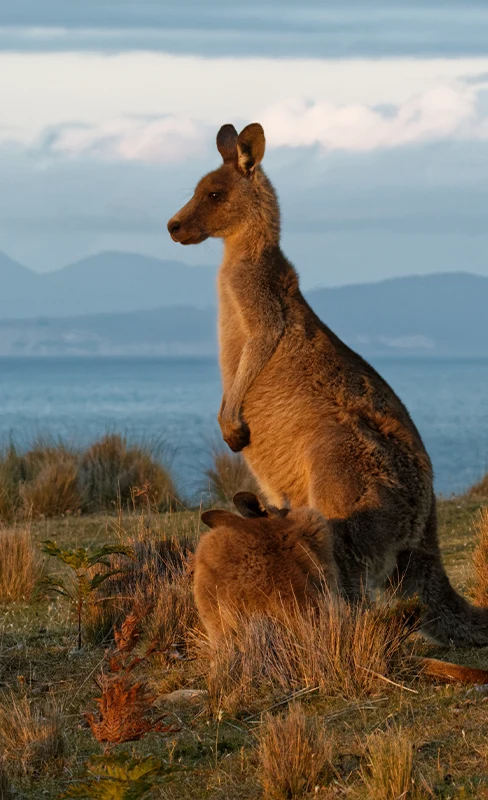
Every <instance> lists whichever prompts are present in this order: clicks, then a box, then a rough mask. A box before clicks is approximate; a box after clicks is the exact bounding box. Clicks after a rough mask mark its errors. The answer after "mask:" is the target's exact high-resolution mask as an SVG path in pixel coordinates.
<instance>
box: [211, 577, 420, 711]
mask: <svg viewBox="0 0 488 800" xmlns="http://www.w3.org/2000/svg"><path fill="white" fill-rule="evenodd" d="M229 630H231V632H229V633H228V635H226V636H225V637H224V638H223V639H222V640H221V642H220V644H219V646H218V648H217V649H216V651H215V653H213V654H212V658H211V661H210V667H209V672H208V689H209V698H210V704H211V707H212V708H213V710H214V713H215V712H216V711H217V710H218V711H220V710H224V711H225V712H227V713H229V714H239V713H243V712H244V713H245V712H246V711H248V710H251V709H252V708H253V703H254V701H255V698H256V696H258V697H259V696H260V695H262V694H263V693H265V692H266V691H269V690H271V692H274V693H277V692H278V693H279V692H281V693H285V694H292V693H294V692H297V691H302V690H305V689H316V690H318V691H319V692H320V693H321V694H322V695H325V696H328V697H333V696H341V697H346V698H348V699H357V698H360V697H364V696H368V695H371V694H374V693H375V692H377V691H378V686H379V685H382V688H384V685H385V683H384V682H383V684H382V683H381V682H382V679H387V680H389V678H388V676H389V675H391V674H392V673H396V672H397V671H398V668H399V665H400V663H401V662H402V659H406V660H408V655H409V654H410V653H411V651H412V647H413V645H410V644H406V643H405V640H406V634H405V629H404V620H403V619H402V615H401V614H399V615H397V614H395V613H392V612H391V611H390V610H389V609H379V608H372V607H369V606H368V605H366V604H364V605H360V606H358V607H355V608H353V607H351V606H350V605H348V604H347V603H345V602H344V601H342V600H340V599H337V598H334V597H331V596H330V595H328V594H327V593H326V592H324V596H323V599H322V600H321V601H320V602H319V603H318V605H317V606H316V607H310V608H308V609H305V610H300V609H298V608H296V609H295V610H294V612H293V613H289V612H288V611H286V610H283V613H282V614H281V615H280V618H279V619H278V618H276V617H275V618H271V617H270V616H261V615H259V616H258V615H252V616H246V615H244V614H236V615H235V619H234V623H233V625H232V628H231V629H229Z"/></svg>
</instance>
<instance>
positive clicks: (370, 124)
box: [33, 83, 488, 164]
mask: <svg viewBox="0 0 488 800" xmlns="http://www.w3.org/2000/svg"><path fill="white" fill-rule="evenodd" d="M481 96H482V93H481V92H479V93H477V92H476V90H475V89H474V88H473V87H471V86H467V85H466V84H461V83H460V84H457V85H443V86H442V85H441V86H438V87H436V88H433V89H430V90H428V91H426V92H424V93H422V94H419V95H415V96H413V97H410V98H408V99H406V100H405V101H403V102H401V103H399V104H397V105H389V106H388V107H386V108H385V107H375V106H370V105H367V104H364V103H352V104H334V103H329V102H326V101H315V102H308V101H306V100H305V99H304V98H301V97H299V98H292V99H290V100H286V101H282V102H279V103H276V104H274V105H272V106H270V107H268V108H267V109H264V111H263V112H262V113H261V114H259V116H258V119H260V120H261V122H262V123H263V126H264V129H265V133H266V138H267V142H268V146H269V147H270V148H271V149H272V148H280V147H293V148H309V147H314V146H318V147H319V148H320V149H321V150H322V151H347V152H368V151H374V150H381V149H391V148H398V147H404V146H407V145H420V144H426V143H429V142H439V141H444V140H449V139H460V140H467V141H470V140H479V139H481V140H484V139H487V138H488V116H487V112H486V111H485V112H484V113H482V111H481V108H480V104H479V103H478V99H479V98H480V97H481ZM483 96H484V95H483ZM242 124H244V121H243V123H242ZM214 137H215V130H214V128H213V127H212V126H210V125H209V124H208V123H207V122H202V121H199V120H196V119H191V118H189V117H184V116H182V117H179V116H176V115H172V116H168V115H165V116H157V117H149V118H141V117H123V118H117V119H114V120H108V121H106V122H103V123H100V124H93V125H88V124H73V123H70V124H62V125H58V126H54V127H51V128H48V129H47V130H45V131H44V132H43V134H42V135H41V137H40V138H39V139H38V141H37V142H36V143H35V145H34V146H33V150H34V151H35V150H36V149H37V151H39V152H41V153H43V154H44V155H45V156H50V157H57V158H59V157H64V158H69V159H77V158H83V159H86V158H88V159H92V160H93V159H96V160H115V161H117V160H120V161H140V162H146V163H153V164H173V163H178V162H181V161H184V160H186V159H193V158H203V157H205V156H206V154H207V153H208V152H209V151H210V147H211V146H213V141H214Z"/></svg>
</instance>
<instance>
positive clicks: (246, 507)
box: [232, 492, 269, 518]
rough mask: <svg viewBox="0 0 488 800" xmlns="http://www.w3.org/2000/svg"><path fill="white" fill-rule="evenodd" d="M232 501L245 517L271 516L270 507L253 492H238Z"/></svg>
mask: <svg viewBox="0 0 488 800" xmlns="http://www.w3.org/2000/svg"><path fill="white" fill-rule="evenodd" d="M232 501H233V503H234V505H235V507H236V508H237V510H238V511H239V513H240V514H241V515H242V516H243V517H248V518H251V517H269V512H268V509H267V508H266V507H265V506H263V504H262V503H261V500H260V499H259V497H257V496H256V495H255V494H253V493H252V492H237V494H235V495H234V497H233V498H232Z"/></svg>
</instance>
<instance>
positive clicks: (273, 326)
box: [219, 276, 284, 453]
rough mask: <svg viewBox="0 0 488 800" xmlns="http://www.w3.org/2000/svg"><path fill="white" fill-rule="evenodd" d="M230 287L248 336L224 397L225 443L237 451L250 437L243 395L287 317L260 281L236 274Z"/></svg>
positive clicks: (275, 343) (221, 414)
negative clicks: (244, 411) (244, 416)
mask: <svg viewBox="0 0 488 800" xmlns="http://www.w3.org/2000/svg"><path fill="white" fill-rule="evenodd" d="M250 283H251V286H250ZM230 288H231V291H232V295H233V300H234V302H235V307H236V311H237V313H238V315H239V317H240V322H241V325H242V327H243V329H244V330H245V331H246V334H247V339H246V341H245V344H244V346H243V348H242V352H241V357H240V360H239V364H238V367H237V371H236V373H235V376H234V380H233V382H232V385H231V386H230V388H229V390H228V392H226V394H225V396H224V398H223V400H222V405H221V408H220V412H219V424H220V428H221V431H222V435H223V438H224V440H225V442H226V443H227V444H228V445H229V447H230V449H231V450H233V451H234V452H235V453H237V452H239V451H240V450H242V449H243V448H244V447H246V446H247V445H248V444H249V442H250V436H251V434H250V431H249V427H248V425H247V423H246V421H245V420H244V419H243V416H242V405H243V402H244V398H245V396H246V394H247V392H248V391H249V389H250V388H251V386H252V384H253V383H254V381H255V380H256V378H257V377H258V375H259V374H260V372H261V371H262V369H263V368H264V367H265V366H266V364H267V363H268V361H269V360H270V358H271V356H272V355H273V353H274V351H275V350H276V347H277V346H278V342H279V341H280V339H281V336H282V334H283V330H284V318H283V312H282V309H281V304H280V303H279V301H278V300H277V299H276V297H273V296H272V295H270V294H269V293H268V292H266V289H265V287H264V286H260V285H259V283H258V284H257V285H256V284H255V285H254V286H252V281H250V280H249V276H247V280H246V281H245V282H244V281H241V282H240V281H239V280H238V276H236V280H234V281H233V282H232V284H231V287H230Z"/></svg>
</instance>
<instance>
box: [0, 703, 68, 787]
mask: <svg viewBox="0 0 488 800" xmlns="http://www.w3.org/2000/svg"><path fill="white" fill-rule="evenodd" d="M63 730H64V720H63V717H62V714H61V711H60V709H59V708H58V707H57V706H56V705H55V704H54V703H53V702H52V701H49V702H46V703H44V705H35V704H34V703H31V702H29V700H28V699H27V697H22V698H20V699H19V698H18V697H17V696H16V695H15V694H14V693H11V694H9V695H4V696H3V698H2V703H1V704H0V753H1V754H2V759H3V766H4V770H5V772H6V774H7V775H8V776H16V775H35V774H39V773H41V772H42V771H44V769H45V768H46V767H52V765H53V763H52V762H53V761H55V760H58V761H60V760H61V759H62V757H63V755H64V753H65V740H64V734H63Z"/></svg>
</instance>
